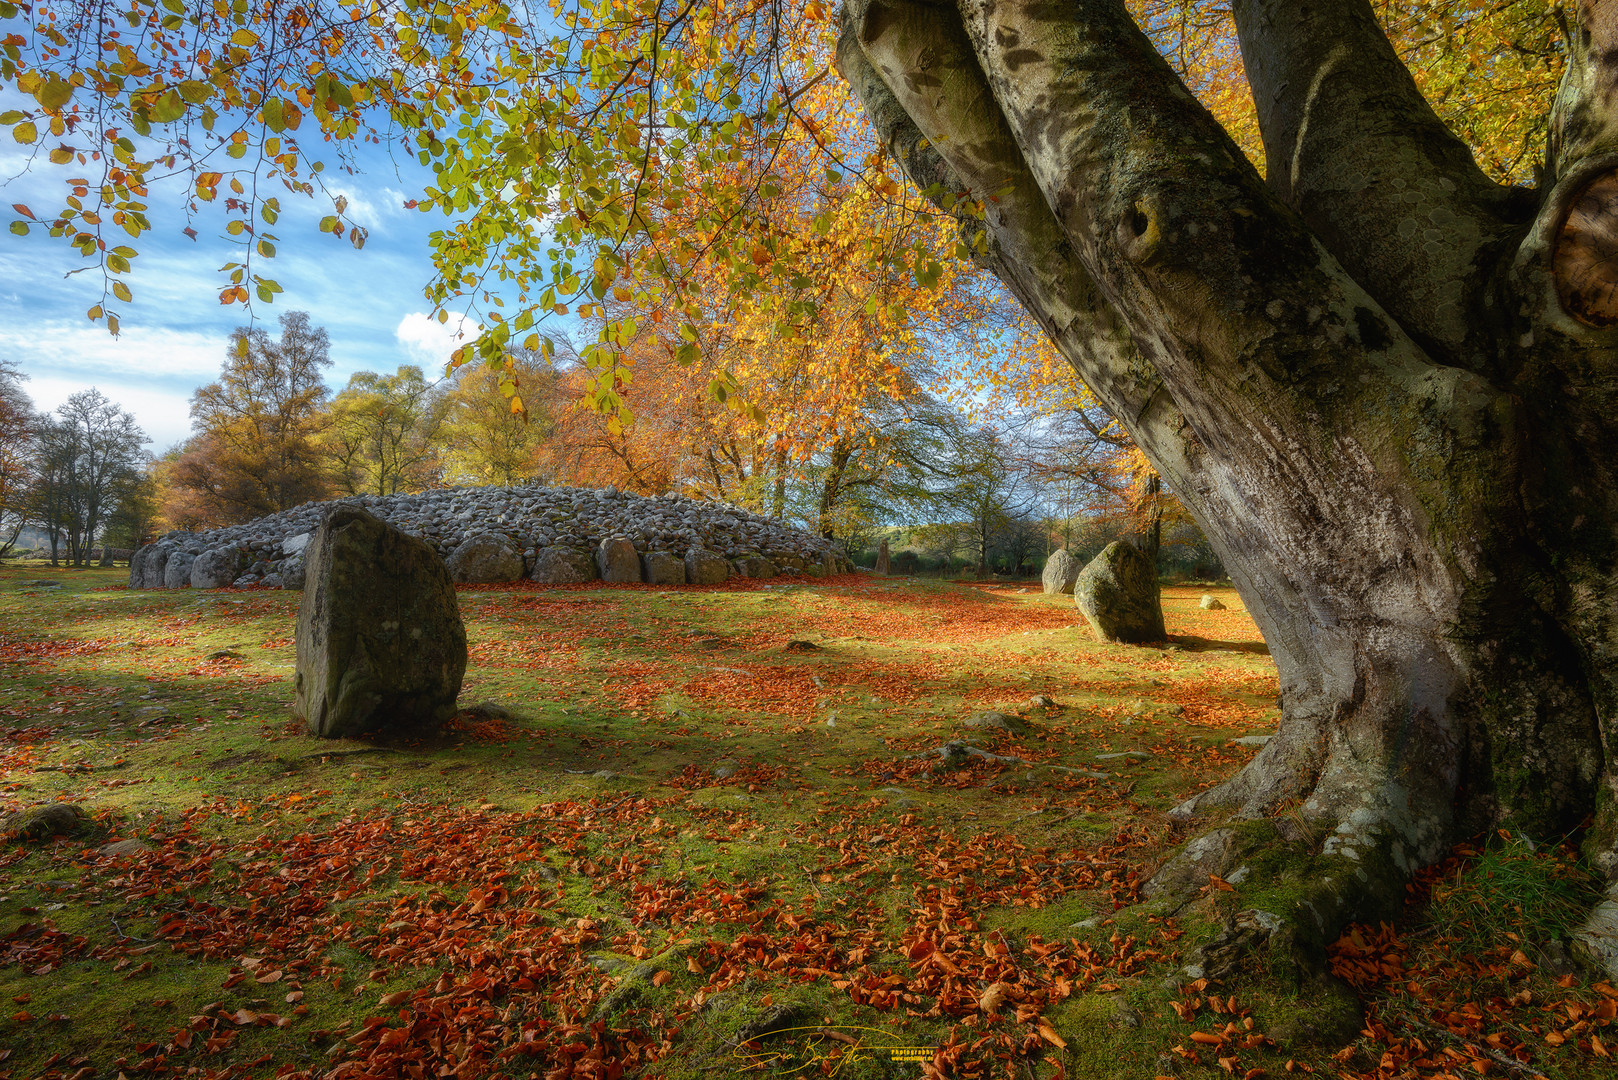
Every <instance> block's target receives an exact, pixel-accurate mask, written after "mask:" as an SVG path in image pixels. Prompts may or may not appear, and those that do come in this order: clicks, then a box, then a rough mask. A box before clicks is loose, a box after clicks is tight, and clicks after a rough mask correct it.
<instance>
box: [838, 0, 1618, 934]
mask: <svg viewBox="0 0 1618 1080" xmlns="http://www.w3.org/2000/svg"><path fill="white" fill-rule="evenodd" d="M1234 9H1235V16H1236V22H1237V27H1238V31H1239V34H1240V39H1241V46H1242V55H1243V59H1244V61H1245V65H1246V70H1247V75H1248V78H1249V81H1250V82H1251V84H1252V88H1253V93H1254V98H1255V100H1256V101H1257V103H1258V109H1259V119H1260V123H1261V130H1262V136H1263V140H1264V147H1265V153H1266V157H1267V159H1268V160H1267V170H1266V171H1267V176H1268V180H1267V181H1266V179H1264V178H1262V177H1261V176H1260V175H1259V173H1258V172H1257V171H1256V170H1255V169H1254V168H1253V166H1252V165H1251V164H1250V163H1249V162H1248V161H1247V160H1246V158H1245V157H1244V156H1243V154H1242V153H1241V152H1240V151H1239V150H1238V149H1237V148H1236V147H1235V146H1234V145H1233V144H1232V142H1231V141H1230V139H1229V138H1228V136H1227V135H1226V134H1225V132H1224V131H1223V130H1222V129H1221V128H1220V126H1219V125H1218V123H1216V122H1215V121H1214V120H1213V118H1212V117H1211V116H1209V114H1208V113H1207V112H1206V111H1205V110H1204V109H1203V108H1202V107H1201V106H1200V105H1199V104H1198V103H1197V101H1196V100H1195V99H1194V98H1193V97H1192V95H1191V94H1190V93H1189V92H1188V91H1187V90H1186V89H1185V88H1184V87H1183V86H1182V85H1181V83H1180V82H1179V80H1178V79H1177V78H1176V77H1175V75H1174V73H1173V72H1172V70H1171V69H1170V68H1169V66H1168V65H1167V64H1166V63H1165V62H1164V61H1163V59H1162V58H1161V57H1160V56H1159V55H1158V54H1157V53H1156V52H1155V51H1154V49H1153V48H1152V46H1151V44H1150V43H1149V42H1148V41H1147V39H1146V38H1145V37H1144V36H1143V35H1142V33H1141V32H1140V30H1139V29H1138V28H1137V27H1136V26H1135V24H1134V23H1133V22H1132V21H1131V19H1130V17H1129V15H1128V14H1127V12H1126V11H1125V8H1124V5H1123V4H1122V3H1121V2H1120V0H1066V2H1064V3H1052V2H1049V0H1039V2H1033V0H958V2H955V3H950V2H944V3H930V2H926V0H845V8H844V11H843V36H842V39H841V42H840V44H839V49H838V65H839V68H840V70H841V71H842V73H843V75H844V77H845V78H846V79H847V80H848V81H849V82H850V84H851V85H852V86H853V88H854V90H855V91H856V92H857V93H858V95H859V97H860V99H861V100H862V101H863V103H864V105H865V108H866V110H867V112H868V113H869V115H870V117H871V119H872V120H873V122H874V123H875V126H876V128H877V130H878V132H879V133H880V135H881V137H882V139H883V140H884V142H885V143H886V145H887V146H888V148H889V150H890V151H891V153H892V154H893V155H894V156H895V157H896V158H897V159H898V160H899V161H900V162H902V163H903V165H904V167H905V169H906V170H907V171H908V173H909V175H910V176H911V177H912V178H913V179H914V180H915V182H916V183H917V184H918V185H920V186H921V187H922V188H924V189H925V190H926V192H927V193H928V195H929V196H930V197H932V198H933V199H934V200H935V202H937V204H938V205H939V206H940V207H941V208H944V209H946V210H949V211H950V212H952V213H954V214H956V216H957V217H958V218H960V220H961V223H962V228H963V231H964V233H965V234H966V235H967V237H968V238H969V240H970V242H971V244H972V245H973V247H974V249H975V250H976V251H977V253H978V254H977V258H978V259H979V261H981V263H982V264H983V265H985V266H987V267H989V268H991V269H993V270H994V271H995V272H996V273H997V274H998V275H999V277H1000V278H1001V279H1002V280H1003V281H1004V282H1005V283H1006V285H1007V287H1008V288H1010V290H1011V291H1012V292H1013V293H1015V294H1016V296H1017V297H1018V298H1019V299H1020V300H1021V301H1022V303H1023V304H1024V305H1025V306H1026V307H1027V309H1028V310H1029V311H1030V312H1031V313H1032V314H1033V316H1034V317H1035V318H1036V319H1038V320H1039V322H1040V323H1041V325H1042V326H1043V327H1044V329H1045V331H1046V332H1047V333H1048V334H1049V335H1050V337H1051V339H1052V340H1053V341H1054V342H1055V343H1056V345H1057V347H1058V348H1059V349H1060V350H1061V351H1062V352H1063V354H1064V355H1065V356H1066V357H1067V358H1068V359H1069V360H1070V361H1071V362H1072V364H1073V366H1074V367H1075V368H1076V369H1077V370H1078V372H1079V374H1080V375H1081V376H1082V377H1083V378H1084V379H1085V381H1086V382H1087V383H1088V384H1089V386H1090V387H1091V389H1092V390H1093V391H1094V392H1095V394H1096V396H1097V397H1098V398H1099V399H1100V400H1101V401H1102V402H1103V403H1104V404H1105V406H1106V407H1107V409H1108V410H1109V411H1110V412H1111V414H1112V415H1113V416H1115V417H1117V418H1118V419H1119V421H1121V422H1122V423H1123V425H1124V426H1125V427H1126V428H1127V429H1128V431H1129V433H1130V434H1131V435H1132V436H1133V437H1134V439H1135V440H1136V442H1137V443H1138V444H1139V445H1140V446H1141V447H1142V449H1143V450H1144V451H1145V452H1146V454H1147V456H1148V457H1149V458H1150V460H1151V461H1152V463H1153V465H1154V466H1156V468H1157V470H1158V472H1159V473H1161V475H1162V476H1163V478H1164V480H1165V482H1166V483H1167V484H1168V485H1169V487H1170V488H1171V489H1172V490H1173V491H1174V492H1175V493H1176V494H1177V495H1178V496H1179V497H1180V498H1181V499H1182V500H1183V501H1184V502H1185V504H1186V505H1187V506H1188V507H1189V508H1190V510H1191V512H1192V513H1193V514H1194V515H1195V517H1196V518H1197V520H1198V522H1199V523H1200V524H1201V525H1202V527H1203V529H1204V530H1205V531H1206V532H1207V534H1208V537H1209V539H1210V540H1211V541H1212V543H1213V545H1214V547H1215V549H1216V550H1217V552H1218V554H1219V556H1220V558H1221V559H1222V560H1223V561H1224V564H1225V566H1226V567H1228V568H1229V571H1230V574H1231V577H1232V579H1233V580H1234V582H1235V583H1236V586H1237V588H1238V590H1239V591H1240V593H1241V595H1242V598H1243V600H1244V601H1245V602H1246V604H1247V607H1248V609H1249V610H1250V611H1251V612H1252V614H1253V616H1254V618H1255V619H1256V620H1257V621H1258V624H1259V627H1260V629H1261V630H1262V631H1263V634H1264V637H1265V640H1266V641H1267V642H1268V643H1269V645H1270V649H1271V652H1272V654H1273V656H1274V658H1275V662H1276V665H1277V667H1278V668H1279V671H1280V678H1281V688H1282V700H1283V702H1284V707H1283V715H1282V720H1281V725H1280V731H1279V733H1278V735H1277V737H1276V738H1274V739H1273V740H1271V741H1270V743H1269V744H1268V745H1267V746H1266V747H1265V748H1264V750H1263V751H1262V752H1261V753H1260V754H1259V756H1258V758H1257V759H1256V760H1255V761H1254V762H1253V763H1252V764H1251V765H1249V766H1248V767H1247V768H1246V769H1244V770H1243V771H1242V772H1240V773H1239V774H1237V775H1236V776H1235V777H1234V778H1233V779H1232V780H1230V781H1229V782H1228V783H1226V784H1224V785H1223V786H1221V787H1219V788H1217V789H1214V790H1210V791H1207V792H1204V793H1202V794H1200V795H1198V796H1196V797H1195V798H1193V799H1191V800H1189V801H1188V802H1186V803H1185V804H1183V805H1182V806H1181V807H1179V808H1178V809H1177V810H1176V814H1177V815H1179V816H1182V817H1185V818H1188V819H1193V820H1202V821H1204V822H1208V821H1209V817H1208V816H1209V815H1212V814H1216V813H1218V814H1227V815H1234V816H1235V817H1238V818H1246V819H1260V818H1265V817H1270V818H1272V819H1275V820H1276V821H1287V822H1293V823H1297V822H1300V821H1301V822H1302V823H1303V824H1304V825H1305V826H1306V828H1303V829H1302V830H1301V832H1302V833H1303V836H1302V837H1301V838H1299V836H1298V833H1299V832H1300V830H1299V829H1296V828H1293V829H1290V830H1289V829H1285V828H1283V829H1280V830H1278V833H1277V835H1279V836H1280V837H1282V838H1285V837H1287V836H1292V837H1293V839H1294V841H1295V842H1296V843H1297V844H1298V845H1299V846H1300V847H1301V848H1304V849H1307V851H1306V856H1307V858H1308V859H1310V860H1311V863H1310V866H1311V869H1310V871H1309V873H1308V875H1307V877H1308V880H1309V882H1310V884H1311V888H1310V889H1308V890H1306V894H1305V896H1304V898H1303V899H1302V900H1300V901H1298V903H1297V905H1296V906H1295V908H1294V910H1292V911H1290V912H1283V913H1281V914H1283V915H1284V916H1288V917H1292V918H1294V919H1295V920H1296V921H1297V922H1298V923H1299V924H1303V923H1311V924H1313V926H1314V929H1313V930H1311V931H1310V933H1311V934H1314V935H1316V936H1317V937H1318V936H1319V935H1321V934H1325V933H1330V932H1332V931H1333V930H1334V928H1335V927H1336V926H1340V925H1341V924H1342V922H1343V921H1345V920H1347V919H1351V918H1357V917H1358V918H1363V917H1370V916H1373V915H1374V914H1375V913H1377V912H1378V911H1385V910H1386V907H1387V906H1388V905H1390V904H1392V903H1394V902H1395V901H1396V900H1397V898H1398V897H1399V896H1400V895H1402V889H1401V888H1400V886H1401V885H1402V883H1403V881H1404V878H1405V877H1406V876H1407V875H1408V873H1409V872H1410V871H1411V870H1413V869H1415V868H1416V867H1418V866H1420V865H1422V864H1424V863H1427V862H1430V861H1432V860H1434V859H1436V858H1438V857H1439V856H1440V855H1441V854H1442V853H1443V852H1444V851H1445V850H1446V849H1447V847H1448V845H1449V844H1450V843H1451V842H1452V841H1453V840H1454V839H1455V838H1456V837H1457V836H1458V835H1462V834H1466V833H1469V832H1472V831H1475V830H1477V829H1479V828H1482V827H1487V826H1492V825H1502V826H1509V827H1512V828H1522V829H1525V830H1527V831H1529V832H1531V833H1534V834H1556V833H1560V832H1563V831H1566V830H1569V829H1572V828H1576V827H1578V826H1580V825H1581V824H1585V823H1591V824H1592V825H1593V827H1592V828H1591V829H1590V831H1589V833H1588V836H1589V838H1590V839H1589V848H1588V850H1589V851H1590V853H1591V855H1592V857H1593V858H1595V859H1596V861H1597V862H1598V864H1600V865H1602V866H1603V868H1605V869H1607V870H1609V871H1618V857H1615V855H1614V850H1613V841H1614V835H1615V831H1618V830H1615V824H1618V800H1615V798H1614V795H1615V775H1618V770H1615V767H1614V766H1615V763H1614V755H1613V752H1611V751H1609V744H1611V745H1612V751H1618V743H1612V740H1613V739H1614V736H1615V735H1618V728H1615V723H1618V694H1615V691H1618V685H1615V682H1618V664H1615V661H1618V656H1615V655H1614V652H1615V646H1618V584H1615V575H1618V477H1615V475H1614V468H1615V466H1618V430H1615V427H1618V400H1615V397H1618V0H1582V2H1581V3H1580V4H1579V6H1578V11H1577V15H1576V18H1574V19H1573V20H1571V26H1572V31H1573V39H1572V40H1571V41H1570V42H1569V64H1568V71H1567V77H1566V80H1565V82H1564V84H1563V87H1562V90H1561V92H1560V94H1559V95H1558V97H1557V99H1556V101H1555V102H1554V103H1547V107H1548V108H1550V110H1551V132H1552V134H1551V139H1550V145H1549V148H1548V156H1547V160H1546V162H1545V168H1544V178H1543V184H1542V186H1541V187H1540V188H1539V189H1538V190H1535V191H1529V190H1524V189H1515V188H1506V187H1501V186H1499V185H1497V184H1495V183H1493V182H1492V181H1491V180H1489V179H1488V177H1486V176H1485V175H1484V174H1483V173H1482V172H1481V171H1480V170H1479V169H1478V167H1477V165H1476V164H1475V162H1474V160H1473V158H1472V155H1471V153H1470V152H1469V151H1468V149H1467V148H1466V147H1465V146H1464V145H1463V144H1462V143H1461V142H1460V141H1459V140H1458V139H1456V138H1455V137H1454V136H1453V135H1452V134H1451V133H1450V132H1448V131H1447V130H1446V129H1445V127H1444V126H1443V124H1442V123H1441V122H1440V121H1439V119H1438V117H1437V116H1436V115H1435V114H1434V112H1433V111H1432V109H1431V108H1430V107H1429V106H1428V104H1427V103H1426V102H1425V101H1424V100H1423V99H1422V97H1421V95H1420V93H1419V92H1418V91H1417V89H1416V86H1415V83H1414V81H1413V80H1412V79H1411V77H1410V75H1409V73H1408V72H1407V71H1406V70H1405V69H1404V68H1403V67H1402V66H1401V64H1400V62H1399V60H1398V59H1397V56H1396V55H1395V53H1394V50H1393V48H1392V47H1391V45H1390V44H1389V42H1388V41H1387V39H1386V37H1385V35H1384V34H1383V33H1382V31H1381V29H1380V27H1379V26H1378V24H1377V22H1376V20H1375V18H1374V16H1373V15H1372V11H1371V7H1370V4H1369V3H1368V2H1367V0H1234ZM963 196H964V198H963ZM974 204H975V206H976V209H975V208H974ZM1281 810H1287V811H1288V814H1287V815H1286V817H1285V818H1284V819H1283V818H1280V817H1278V811H1281ZM1253 831H1254V830H1248V832H1249V833H1251V832H1253ZM1257 832H1258V833H1261V834H1262V832H1263V830H1262V829H1259V830H1257ZM1277 842H1280V841H1277ZM1203 846H1204V848H1206V847H1208V845H1203ZM1201 884H1206V877H1205V876H1204V877H1203V879H1202V881H1201ZM1305 909H1307V915H1306V914H1305Z"/></svg>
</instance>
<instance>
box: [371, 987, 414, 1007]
mask: <svg viewBox="0 0 1618 1080" xmlns="http://www.w3.org/2000/svg"><path fill="white" fill-rule="evenodd" d="M409 1000H410V991H408V990H395V991H394V992H393V993H391V994H383V995H382V1000H381V1001H379V1002H377V1004H379V1005H381V1006H382V1007H383V1008H384V1009H391V1008H393V1007H394V1006H395V1005H403V1004H404V1003H405V1002H407V1001H409Z"/></svg>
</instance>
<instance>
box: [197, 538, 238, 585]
mask: <svg viewBox="0 0 1618 1080" xmlns="http://www.w3.org/2000/svg"><path fill="white" fill-rule="evenodd" d="M241 572H242V553H241V552H239V551H237V550H236V549H235V548H233V547H221V548H214V549H213V550H212V551H204V552H203V553H202V554H201V555H198V556H197V558H196V561H195V562H193V563H192V564H191V587H192V588H193V589H222V588H224V587H225V586H226V585H229V584H230V583H231V582H233V581H235V580H236V575H238V574H240V573H241Z"/></svg>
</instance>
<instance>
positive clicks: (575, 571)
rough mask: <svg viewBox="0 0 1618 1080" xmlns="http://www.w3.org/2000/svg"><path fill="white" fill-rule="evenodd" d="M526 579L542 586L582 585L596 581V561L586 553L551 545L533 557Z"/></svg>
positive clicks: (576, 549)
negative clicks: (532, 564)
mask: <svg viewBox="0 0 1618 1080" xmlns="http://www.w3.org/2000/svg"><path fill="white" fill-rule="evenodd" d="M528 577H529V580H531V581H537V582H539V583H540V584H542V585H582V584H583V583H584V582H586V581H594V580H595V579H596V561H595V559H593V558H592V557H591V556H590V553H589V552H587V551H580V550H579V549H578V548H571V547H560V546H554V545H553V546H551V547H546V548H541V549H540V550H539V554H537V555H535V556H534V568H533V569H532V570H530V571H529V572H528Z"/></svg>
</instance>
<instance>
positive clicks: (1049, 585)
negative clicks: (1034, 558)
mask: <svg viewBox="0 0 1618 1080" xmlns="http://www.w3.org/2000/svg"><path fill="white" fill-rule="evenodd" d="M1083 569H1084V565H1083V564H1082V563H1080V562H1079V560H1077V559H1075V558H1074V557H1073V555H1072V553H1070V552H1069V551H1068V550H1067V548H1057V549H1056V550H1055V551H1053V552H1051V557H1050V558H1048V559H1046V560H1045V572H1044V573H1043V574H1041V575H1040V581H1041V582H1042V583H1043V584H1044V586H1045V595H1047V596H1057V595H1060V594H1063V593H1067V594H1071V593H1072V592H1073V583H1074V582H1076V581H1078V580H1079V573H1080V571H1082V570H1083Z"/></svg>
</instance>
